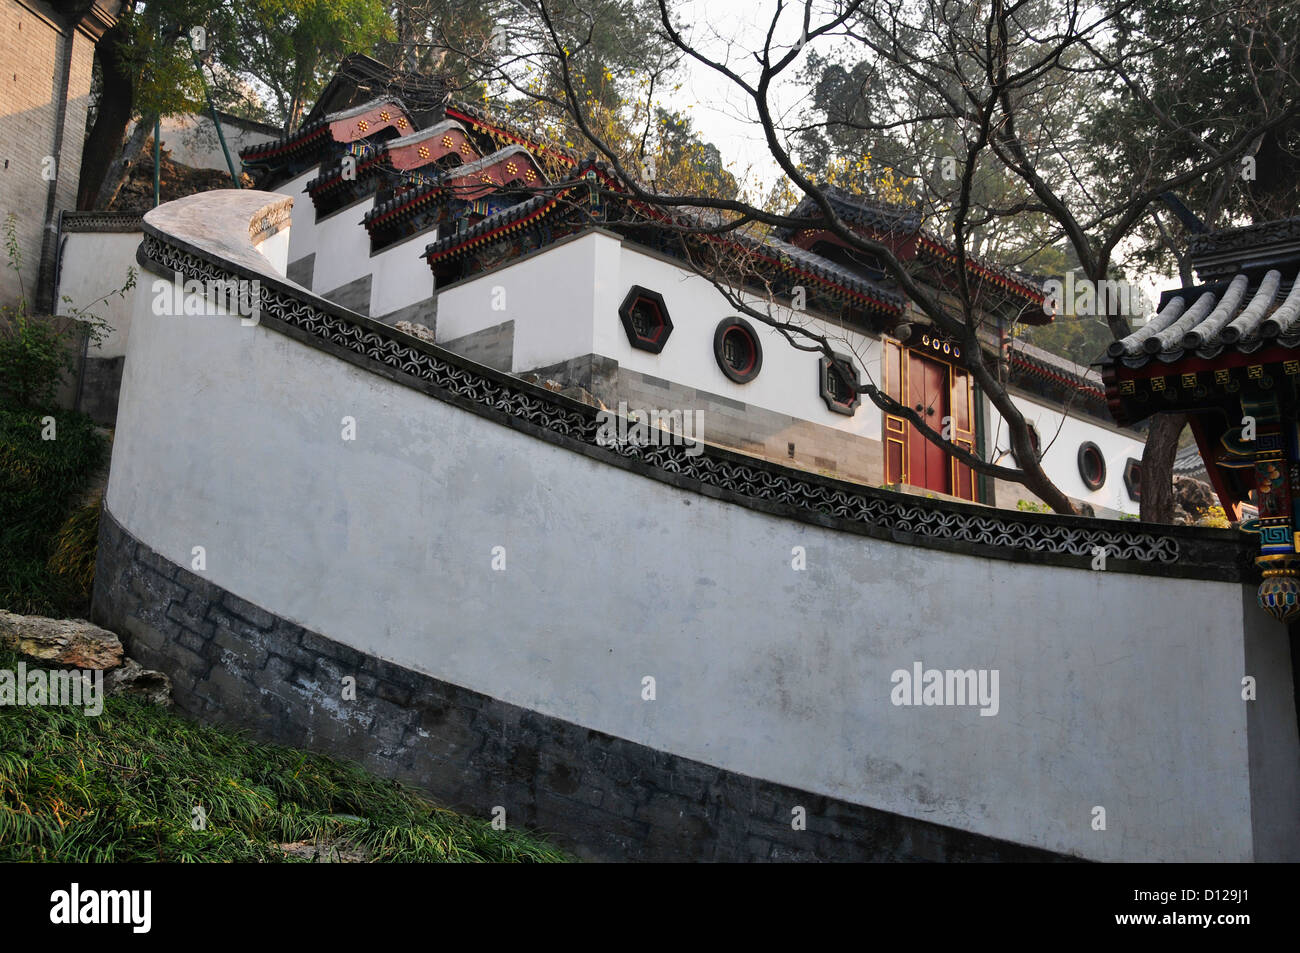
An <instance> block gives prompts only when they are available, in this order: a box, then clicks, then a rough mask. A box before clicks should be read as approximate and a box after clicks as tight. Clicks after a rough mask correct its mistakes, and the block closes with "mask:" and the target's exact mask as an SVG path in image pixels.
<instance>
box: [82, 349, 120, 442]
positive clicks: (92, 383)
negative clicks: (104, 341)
mask: <svg viewBox="0 0 1300 953" xmlns="http://www.w3.org/2000/svg"><path fill="white" fill-rule="evenodd" d="M125 362H126V359H125V358H124V357H88V358H86V360H85V362H84V363H83V364H82V368H81V393H80V395H79V396H78V400H77V409H78V410H80V411H81V412H82V413H84V414H86V415H87V416H89V417H90V419H91V420H93V421H94V422H95V423H97V424H99V425H100V426H103V427H111V426H113V425H114V424H115V423H116V422H117V397H118V392H119V391H121V389H122V367H123V365H124V364H125Z"/></svg>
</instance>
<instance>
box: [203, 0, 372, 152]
mask: <svg viewBox="0 0 1300 953" xmlns="http://www.w3.org/2000/svg"><path fill="white" fill-rule="evenodd" d="M210 22H212V23H214V24H216V25H218V27H217V28H218V35H219V38H221V42H219V43H218V44H217V50H216V52H217V57H218V60H219V62H220V64H221V65H222V67H224V68H225V70H227V71H229V72H230V73H232V74H234V75H237V76H240V77H244V78H246V79H249V80H251V81H253V82H254V83H255V84H259V85H260V86H262V87H263V88H265V89H267V90H268V91H269V92H270V94H271V98H272V99H273V101H274V108H273V110H272V112H273V114H274V115H275V116H276V118H277V120H278V121H280V122H281V123H284V124H285V126H286V128H292V127H294V126H296V125H297V124H298V123H299V122H300V121H301V119H302V116H303V114H304V113H305V112H306V110H307V108H308V107H309V106H310V105H311V104H312V103H313V102H315V100H316V97H317V95H318V94H319V93H320V91H321V90H322V89H323V88H324V86H325V83H326V82H327V81H328V79H329V77H330V75H331V74H332V73H333V71H334V69H335V67H337V66H338V64H339V61H340V60H341V59H343V57H344V56H346V55H347V54H349V53H368V52H370V51H371V50H372V49H373V48H374V47H375V46H376V44H379V43H381V42H383V41H385V40H390V39H391V38H392V37H393V22H392V20H391V19H390V18H389V14H388V10H387V7H386V6H385V4H384V2H383V0H227V2H226V3H224V4H223V5H222V6H221V7H220V8H218V9H217V10H216V11H215V12H214V13H213V14H212V17H211V21H210Z"/></svg>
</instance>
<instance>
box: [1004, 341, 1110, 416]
mask: <svg viewBox="0 0 1300 953" xmlns="http://www.w3.org/2000/svg"><path fill="white" fill-rule="evenodd" d="M1007 361H1008V363H1009V364H1010V365H1011V372H1012V380H1013V381H1017V380H1021V381H1023V380H1024V379H1026V378H1031V379H1032V378H1036V379H1038V380H1041V381H1043V382H1044V383H1047V384H1048V385H1050V386H1055V387H1064V388H1067V389H1068V390H1069V391H1071V392H1074V393H1077V394H1079V395H1080V396H1082V397H1084V398H1087V399H1088V400H1090V401H1092V402H1093V403H1094V404H1095V405H1097V406H1096V407H1095V408H1094V409H1095V410H1097V411H1099V412H1100V413H1103V414H1104V413H1105V408H1104V405H1105V403H1106V391H1105V387H1104V385H1103V383H1102V379H1101V375H1100V374H1098V373H1097V372H1096V371H1094V370H1091V369H1090V368H1087V367H1081V366H1080V365H1078V364H1075V363H1074V362H1073V361H1071V360H1068V359H1066V358H1064V357H1060V356H1059V355H1056V354H1053V353H1052V352H1051V351H1045V350H1043V349H1042V348H1041V347H1036V346H1034V345H1033V344H1030V343H1029V342H1027V341H1020V340H1017V341H1015V342H1014V343H1012V344H1011V345H1010V347H1009V348H1008V351H1007Z"/></svg>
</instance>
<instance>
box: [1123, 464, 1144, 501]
mask: <svg viewBox="0 0 1300 953" xmlns="http://www.w3.org/2000/svg"><path fill="white" fill-rule="evenodd" d="M1124 489H1126V490H1128V498H1129V499H1130V500H1138V501H1141V499H1142V461H1141V460H1134V459H1133V458H1132V457H1129V458H1128V463H1126V464H1124Z"/></svg>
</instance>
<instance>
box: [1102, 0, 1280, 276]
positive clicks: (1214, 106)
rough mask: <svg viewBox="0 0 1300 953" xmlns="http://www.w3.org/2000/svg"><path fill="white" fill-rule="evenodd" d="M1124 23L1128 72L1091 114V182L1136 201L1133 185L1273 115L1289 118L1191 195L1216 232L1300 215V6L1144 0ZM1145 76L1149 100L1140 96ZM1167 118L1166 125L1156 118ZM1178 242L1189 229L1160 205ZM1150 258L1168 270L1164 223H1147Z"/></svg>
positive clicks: (1113, 41)
mask: <svg viewBox="0 0 1300 953" xmlns="http://www.w3.org/2000/svg"><path fill="white" fill-rule="evenodd" d="M1134 13H1135V14H1136V15H1131V16H1124V17H1120V18H1119V19H1118V20H1117V21H1116V24H1117V29H1116V30H1115V32H1114V35H1113V36H1112V37H1111V38H1110V45H1111V49H1109V50H1107V52H1108V53H1110V54H1112V55H1114V54H1115V53H1116V52H1119V51H1123V52H1124V53H1125V55H1127V56H1128V57H1129V62H1128V64H1127V67H1128V68H1127V70H1126V74H1125V75H1124V76H1122V77H1121V76H1119V75H1110V76H1105V77H1104V78H1105V79H1106V80H1107V83H1108V87H1109V88H1108V89H1105V90H1104V91H1103V92H1102V93H1101V94H1100V95H1097V96H1095V97H1093V98H1092V99H1091V100H1090V102H1089V106H1090V108H1089V109H1088V110H1086V111H1085V112H1084V113H1083V114H1081V119H1082V123H1081V130H1080V131H1081V133H1082V135H1081V136H1080V139H1079V141H1080V143H1081V144H1083V145H1084V146H1085V147H1086V148H1087V153H1086V154H1085V155H1084V156H1082V157H1081V158H1082V159H1083V160H1084V161H1085V162H1089V163H1092V164H1093V168H1092V174H1091V178H1090V181H1091V182H1092V183H1095V187H1096V188H1098V189H1101V190H1103V191H1104V192H1105V193H1109V196H1108V197H1110V198H1113V199H1124V198H1128V197H1129V195H1130V194H1131V192H1132V191H1133V188H1134V186H1133V183H1151V182H1155V181H1159V180H1160V179H1162V178H1165V177H1168V176H1173V175H1177V174H1179V173H1182V172H1184V171H1186V170H1187V169H1189V168H1191V167H1193V166H1194V165H1197V164H1200V163H1202V162H1205V161H1206V160H1207V158H1208V157H1209V156H1210V155H1211V154H1214V155H1217V154H1219V153H1222V152H1224V151H1226V150H1227V149H1228V148H1230V147H1231V146H1232V145H1233V144H1234V143H1235V141H1236V140H1238V139H1240V138H1241V137H1242V136H1243V135H1244V134H1245V133H1247V132H1248V131H1250V130H1252V129H1253V128H1254V127H1255V126H1257V125H1258V124H1260V123H1262V122H1263V121H1265V120H1266V119H1268V118H1277V119H1280V120H1282V121H1281V122H1279V123H1278V124H1277V125H1275V126H1274V127H1273V128H1271V129H1270V130H1268V131H1267V132H1266V133H1264V134H1263V135H1262V136H1259V137H1256V138H1255V139H1254V140H1253V141H1252V142H1251V143H1250V148H1249V149H1248V152H1250V153H1251V154H1252V155H1253V161H1252V162H1250V163H1247V164H1243V162H1242V161H1241V160H1240V159H1239V160H1237V161H1235V162H1233V163H1230V164H1229V165H1227V166H1226V167H1225V168H1222V169H1219V170H1217V171H1215V172H1212V173H1210V174H1208V175H1205V176H1201V177H1198V178H1196V179H1194V180H1191V181H1189V182H1186V183H1183V184H1182V185H1181V186H1179V188H1178V189H1177V193H1178V196H1179V198H1180V199H1181V200H1182V201H1183V202H1185V203H1186V205H1187V206H1188V207H1189V208H1190V209H1191V211H1192V212H1193V213H1194V214H1196V215H1197V216H1199V217H1200V218H1201V219H1202V220H1203V221H1205V223H1206V224H1207V225H1208V226H1209V227H1211V228H1223V227H1226V226H1229V225H1233V224H1239V223H1242V222H1244V221H1253V222H1262V221H1268V220H1271V219H1276V218H1284V217H1288V216H1292V215H1295V214H1296V213H1297V209H1300V115H1297V113H1296V111H1295V104H1296V94H1297V86H1296V79H1295V77H1296V73H1297V70H1300V45H1298V44H1297V43H1296V36H1297V31H1300V6H1298V5H1297V4H1294V3H1276V2H1274V0H1238V2H1232V3H1227V2H1224V0H1142V2H1141V3H1139V4H1137V8H1136V10H1135V11H1134ZM1130 79H1136V80H1138V81H1139V82H1140V83H1141V85H1142V86H1143V87H1144V88H1145V89H1146V90H1147V93H1148V97H1149V100H1139V99H1138V98H1136V97H1134V96H1132V95H1131V94H1130V92H1129V88H1128V81H1129V80H1130ZM1157 114H1158V115H1159V116H1161V117H1163V120H1162V122H1163V124H1164V125H1165V126H1166V128H1161V123H1157V122H1156V121H1155V120H1154V119H1153V116H1154V115H1157ZM1159 211H1160V215H1161V221H1162V222H1163V224H1164V225H1165V227H1166V228H1167V229H1169V230H1170V232H1171V233H1172V235H1171V237H1172V239H1173V241H1174V243H1175V245H1176V246H1182V245H1184V244H1185V243H1186V242H1187V240H1188V237H1189V232H1188V230H1187V228H1186V226H1185V225H1183V224H1181V223H1180V222H1179V220H1178V219H1177V218H1175V217H1174V216H1173V215H1171V214H1168V210H1167V209H1163V208H1161V209H1159ZM1136 237H1137V238H1139V239H1140V251H1141V259H1142V260H1143V261H1144V262H1146V263H1149V264H1152V265H1159V266H1163V267H1168V266H1169V265H1170V263H1171V262H1170V258H1169V255H1168V253H1167V251H1166V250H1165V240H1164V238H1163V237H1162V235H1161V234H1160V231H1159V228H1158V226H1157V223H1156V220H1155V219H1154V218H1153V217H1152V216H1144V217H1143V218H1142V219H1141V220H1140V221H1139V222H1138V223H1137V229H1136Z"/></svg>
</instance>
